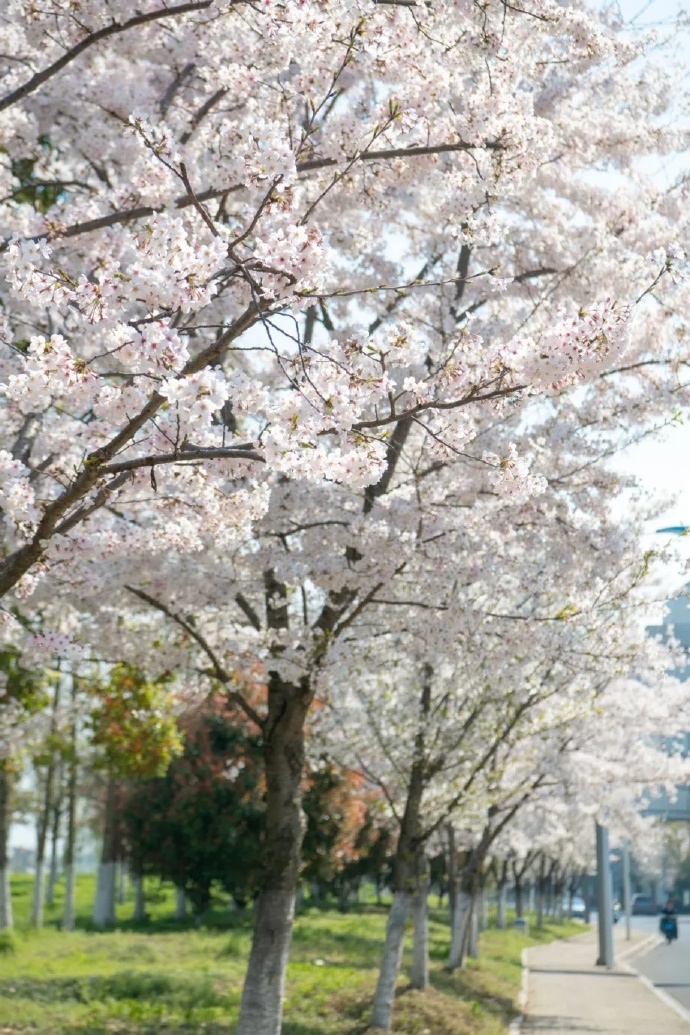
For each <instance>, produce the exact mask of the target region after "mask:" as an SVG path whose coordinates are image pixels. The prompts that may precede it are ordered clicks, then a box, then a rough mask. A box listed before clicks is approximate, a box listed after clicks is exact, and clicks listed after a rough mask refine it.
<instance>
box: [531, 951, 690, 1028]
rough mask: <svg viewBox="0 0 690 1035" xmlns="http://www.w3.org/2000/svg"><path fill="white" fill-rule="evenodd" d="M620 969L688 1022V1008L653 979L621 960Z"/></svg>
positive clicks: (634, 953)
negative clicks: (631, 975) (633, 977)
mask: <svg viewBox="0 0 690 1035" xmlns="http://www.w3.org/2000/svg"><path fill="white" fill-rule="evenodd" d="M655 941H656V944H657V945H661V944H662V943H663V938H661V937H660V936H659V935H655ZM651 942H652V939H651V938H647V939H646V940H645V941H644V942H643V943H642V944H641V945H640V946H638V948H637V951H635V952H631V953H628V955H627V956H626V959H629V958H630V957H631V956H636V955H638V953H639V952H640V951H641V950H643V949H645V948H647V946H649V948H650V949H651V948H652V944H650V943H651ZM621 969H622V970H625V971H627V972H628V974H633V975H634V976H635V977H636V978H637V980H638V981H641V982H642V984H643V985H644V986H645V988H648V989H649V991H650V992H653V993H654V995H655V996H656V997H657V999H660V1000H661V1002H662V1003H663V1004H664V1006H667V1007H668V1008H669V1010H673V1012H674V1013H675V1014H677V1015H678V1017H680V1019H681V1020H682V1021H685V1023H686V1024H690V1010H686V1009H685V1007H684V1006H681V1004H680V1003H679V1002H677V1001H676V1000H675V999H674V998H673V996H670V995H669V994H668V992H665V991H664V989H663V988H658V987H657V986H656V985H655V984H654V982H653V981H650V980H649V978H648V977H646V976H645V975H644V974H640V972H639V970H636V969H635V967H633V966H631V965H630V963H623V962H621ZM519 1030H520V1029H519V1028H518V1029H517V1030H516V1035H518V1033H519ZM511 1035H512V1033H511Z"/></svg>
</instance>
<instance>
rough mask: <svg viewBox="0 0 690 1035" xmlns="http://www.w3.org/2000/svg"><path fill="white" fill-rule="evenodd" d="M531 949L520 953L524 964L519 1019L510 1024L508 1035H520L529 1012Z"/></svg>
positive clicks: (519, 1000) (518, 1003)
mask: <svg viewBox="0 0 690 1035" xmlns="http://www.w3.org/2000/svg"><path fill="white" fill-rule="evenodd" d="M528 952H529V949H523V950H522V952H521V953H520V960H521V962H522V985H521V987H520V994H519V995H518V1000H517V1005H518V1010H519V1011H520V1012H519V1014H518V1015H517V1017H515V1018H514V1020H512V1021H511V1022H510V1027H509V1028H508V1035H520V1031H521V1029H522V1022H523V1020H524V1015H525V1011H526V1010H527V994H528V992H529V962H528V960H527V953H528Z"/></svg>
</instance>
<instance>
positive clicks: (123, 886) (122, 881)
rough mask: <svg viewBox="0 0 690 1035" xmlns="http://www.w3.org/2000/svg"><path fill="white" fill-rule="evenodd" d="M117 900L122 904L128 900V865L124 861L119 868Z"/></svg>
mask: <svg viewBox="0 0 690 1035" xmlns="http://www.w3.org/2000/svg"><path fill="white" fill-rule="evenodd" d="M117 901H118V903H119V905H121V906H124V904H125V902H126V901H127V867H126V866H125V863H124V861H122V862H121V863H120V865H119V866H118V868H117Z"/></svg>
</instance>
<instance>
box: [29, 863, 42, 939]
mask: <svg viewBox="0 0 690 1035" xmlns="http://www.w3.org/2000/svg"><path fill="white" fill-rule="evenodd" d="M44 892H45V880H44V872H43V860H42V859H37V860H36V869H35V871H34V886H33V894H32V898H31V924H32V926H33V927H42V926H43V901H44Z"/></svg>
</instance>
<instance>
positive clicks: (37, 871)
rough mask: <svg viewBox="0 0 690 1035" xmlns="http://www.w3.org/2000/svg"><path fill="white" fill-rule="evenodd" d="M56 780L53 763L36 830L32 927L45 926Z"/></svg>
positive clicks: (46, 783)
mask: <svg viewBox="0 0 690 1035" xmlns="http://www.w3.org/2000/svg"><path fill="white" fill-rule="evenodd" d="M54 779H55V763H54V762H51V763H50V765H49V766H48V770H47V773H46V782H45V788H44V793H43V802H42V804H41V806H40V809H39V815H38V827H37V830H36V863H35V867H34V885H33V895H32V899H31V926H32V927H42V926H43V903H44V897H45V880H44V877H45V853H46V841H47V840H48V824H49V822H50V803H51V800H52V796H53V783H54Z"/></svg>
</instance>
